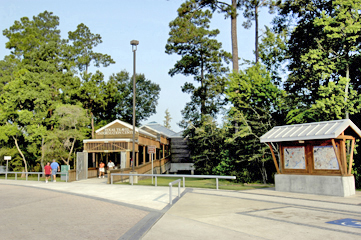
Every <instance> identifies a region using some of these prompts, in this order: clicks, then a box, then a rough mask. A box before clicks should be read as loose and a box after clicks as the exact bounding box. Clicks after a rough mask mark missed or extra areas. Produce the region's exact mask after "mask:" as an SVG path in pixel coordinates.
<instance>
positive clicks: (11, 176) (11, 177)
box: [0, 174, 65, 182]
mask: <svg viewBox="0 0 361 240" xmlns="http://www.w3.org/2000/svg"><path fill="white" fill-rule="evenodd" d="M0 179H5V174H1V175H0ZM8 180H15V175H14V174H8ZM17 180H18V181H25V180H26V177H23V178H21V174H18V176H17ZM28 181H38V175H37V174H31V175H30V174H29V175H28ZM40 181H43V182H45V177H41V176H40ZM49 181H52V179H50V177H49ZM56 181H57V182H65V180H60V176H57V177H56Z"/></svg>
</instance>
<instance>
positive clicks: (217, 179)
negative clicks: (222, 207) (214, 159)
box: [216, 178, 218, 190]
mask: <svg viewBox="0 0 361 240" xmlns="http://www.w3.org/2000/svg"><path fill="white" fill-rule="evenodd" d="M216 185H217V190H218V178H216Z"/></svg>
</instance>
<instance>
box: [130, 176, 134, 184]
mask: <svg viewBox="0 0 361 240" xmlns="http://www.w3.org/2000/svg"><path fill="white" fill-rule="evenodd" d="M133 181H134V177H133V174H132V182H131V183H132V186H133Z"/></svg>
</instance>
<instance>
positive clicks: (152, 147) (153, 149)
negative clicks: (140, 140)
mask: <svg viewBox="0 0 361 240" xmlns="http://www.w3.org/2000/svg"><path fill="white" fill-rule="evenodd" d="M155 152H156V148H155V146H148V154H151V153H155Z"/></svg>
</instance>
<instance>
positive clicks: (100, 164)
mask: <svg viewBox="0 0 361 240" xmlns="http://www.w3.org/2000/svg"><path fill="white" fill-rule="evenodd" d="M104 167H105V164H104V163H103V162H100V163H99V178H100V177H101V176H102V173H103V178H104Z"/></svg>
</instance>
